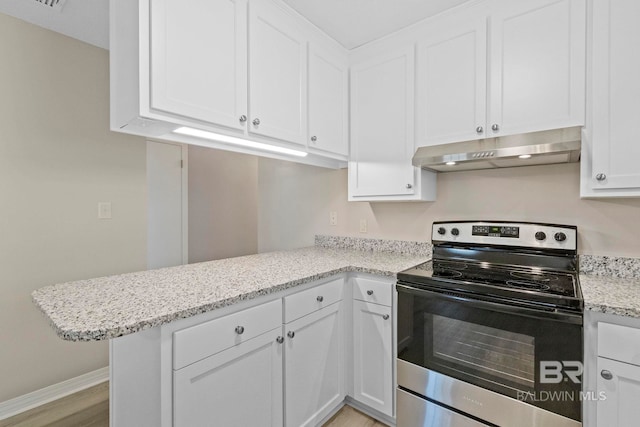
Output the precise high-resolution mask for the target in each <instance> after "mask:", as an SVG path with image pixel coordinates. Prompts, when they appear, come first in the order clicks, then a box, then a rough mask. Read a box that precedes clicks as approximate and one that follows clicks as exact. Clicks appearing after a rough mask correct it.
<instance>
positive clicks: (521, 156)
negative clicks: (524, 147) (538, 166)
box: [518, 154, 531, 159]
mask: <svg viewBox="0 0 640 427" xmlns="http://www.w3.org/2000/svg"><path fill="white" fill-rule="evenodd" d="M518 158H519V159H530V158H531V154H522V155H520V156H518Z"/></svg>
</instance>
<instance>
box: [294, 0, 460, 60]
mask: <svg viewBox="0 0 640 427" xmlns="http://www.w3.org/2000/svg"><path fill="white" fill-rule="evenodd" d="M466 1H468V0H284V2H285V3H287V4H289V5H290V6H291V7H292V8H294V9H295V10H297V11H298V12H299V13H300V14H301V15H303V16H305V17H306V18H307V19H308V20H309V21H311V22H312V23H313V24H315V25H316V26H317V27H318V28H320V29H321V30H323V31H324V32H325V33H327V34H329V35H330V36H331V37H333V38H334V39H336V40H337V41H338V42H340V44H342V45H343V46H344V47H346V48H347V49H353V48H354V47H358V46H360V45H363V44H365V43H367V42H370V41H372V40H376V39H379V38H380V37H383V36H385V35H387V34H391V33H393V32H395V31H397V30H399V29H401V28H404V27H406V26H408V25H411V24H415V23H416V22H418V21H421V20H422V19H425V18H428V17H430V16H433V15H436V14H438V13H440V12H442V11H444V10H446V9H450V8H452V7H455V6H457V5H459V4H462V3H465V2H466Z"/></svg>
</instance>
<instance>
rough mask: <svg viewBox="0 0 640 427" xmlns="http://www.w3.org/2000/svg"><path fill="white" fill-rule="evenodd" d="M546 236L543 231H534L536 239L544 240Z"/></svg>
mask: <svg viewBox="0 0 640 427" xmlns="http://www.w3.org/2000/svg"><path fill="white" fill-rule="evenodd" d="M546 238H547V235H546V234H545V232H544V231H538V232H537V233H536V240H544V239H546Z"/></svg>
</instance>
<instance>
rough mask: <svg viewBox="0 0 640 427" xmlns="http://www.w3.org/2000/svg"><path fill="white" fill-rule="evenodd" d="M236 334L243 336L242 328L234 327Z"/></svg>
mask: <svg viewBox="0 0 640 427" xmlns="http://www.w3.org/2000/svg"><path fill="white" fill-rule="evenodd" d="M236 334H238V335H242V334H244V326H236Z"/></svg>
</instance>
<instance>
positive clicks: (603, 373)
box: [600, 369, 613, 380]
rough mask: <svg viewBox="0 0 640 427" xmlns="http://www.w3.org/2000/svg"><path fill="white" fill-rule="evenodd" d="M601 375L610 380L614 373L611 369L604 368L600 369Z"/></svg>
mask: <svg viewBox="0 0 640 427" xmlns="http://www.w3.org/2000/svg"><path fill="white" fill-rule="evenodd" d="M600 376H601V377H602V378H604V379H605V380H610V379H612V378H613V374H612V373H611V372H610V371H607V370H606V369H603V370H602V371H600Z"/></svg>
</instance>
